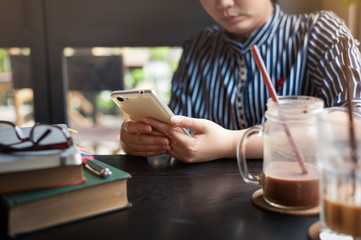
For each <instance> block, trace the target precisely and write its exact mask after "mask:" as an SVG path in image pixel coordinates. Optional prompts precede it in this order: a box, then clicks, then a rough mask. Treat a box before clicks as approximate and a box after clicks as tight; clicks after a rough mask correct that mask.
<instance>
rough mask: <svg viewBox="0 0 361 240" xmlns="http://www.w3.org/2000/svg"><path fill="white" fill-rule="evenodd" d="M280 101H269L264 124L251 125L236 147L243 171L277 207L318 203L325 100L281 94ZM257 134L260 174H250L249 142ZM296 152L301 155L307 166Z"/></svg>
mask: <svg viewBox="0 0 361 240" xmlns="http://www.w3.org/2000/svg"><path fill="white" fill-rule="evenodd" d="M278 101H279V104H277V103H275V102H273V101H272V99H269V100H268V102H267V111H266V115H265V116H266V119H267V120H266V122H265V124H264V126H256V127H252V128H250V129H249V130H248V131H247V132H246V133H245V135H244V136H243V137H242V139H241V140H240V142H239V144H238V148H237V160H238V166H239V170H240V173H241V175H242V177H243V179H244V180H245V181H246V182H248V183H253V184H259V185H261V186H262V188H263V198H264V199H265V201H266V202H267V203H268V204H270V205H272V206H274V207H278V208H287V209H297V208H307V207H312V206H315V205H317V204H318V203H319V171H318V169H317V167H316V140H317V120H318V116H317V115H318V114H319V113H320V112H322V110H323V101H322V100H321V99H319V98H315V97H307V96H280V97H279V98H278ZM254 134H261V135H262V136H263V142H264V143H263V146H264V150H263V172H262V173H261V174H260V175H253V174H250V173H249V171H248V167H247V161H246V144H247V141H248V139H249V138H250V137H251V136H252V135H254ZM295 147H297V150H296V149H295ZM296 152H298V153H299V154H300V155H301V157H302V163H303V164H304V168H301V165H300V164H299V162H298V160H299V159H300V158H299V157H297V156H296ZM297 159H298V160H297ZM303 169H305V170H306V171H303Z"/></svg>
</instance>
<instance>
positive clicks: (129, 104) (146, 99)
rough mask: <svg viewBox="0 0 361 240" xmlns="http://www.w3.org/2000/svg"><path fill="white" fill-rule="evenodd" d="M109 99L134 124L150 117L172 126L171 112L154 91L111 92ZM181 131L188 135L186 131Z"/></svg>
mask: <svg viewBox="0 0 361 240" xmlns="http://www.w3.org/2000/svg"><path fill="white" fill-rule="evenodd" d="M111 97H112V99H113V101H114V102H115V103H116V104H117V105H118V107H119V108H120V109H121V110H122V111H123V113H125V114H126V115H127V116H128V117H129V118H130V119H132V120H133V121H135V122H142V120H143V119H144V118H146V117H151V118H154V119H157V120H159V121H161V122H164V123H168V124H172V122H171V120H170V119H171V117H172V116H173V115H174V114H173V112H172V110H170V109H169V107H168V106H167V104H166V103H165V102H164V101H163V99H161V98H160V97H159V96H158V94H157V93H156V91H154V90H151V89H141V90H118V91H113V92H112V94H111ZM182 130H183V131H184V132H185V133H186V134H188V135H189V133H188V131H187V130H185V129H182Z"/></svg>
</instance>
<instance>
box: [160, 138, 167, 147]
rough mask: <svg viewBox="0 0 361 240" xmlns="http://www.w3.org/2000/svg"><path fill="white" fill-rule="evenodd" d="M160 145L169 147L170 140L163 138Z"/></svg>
mask: <svg viewBox="0 0 361 240" xmlns="http://www.w3.org/2000/svg"><path fill="white" fill-rule="evenodd" d="M160 143H161V144H162V145H164V146H169V140H168V139H167V138H162V139H161V140H160Z"/></svg>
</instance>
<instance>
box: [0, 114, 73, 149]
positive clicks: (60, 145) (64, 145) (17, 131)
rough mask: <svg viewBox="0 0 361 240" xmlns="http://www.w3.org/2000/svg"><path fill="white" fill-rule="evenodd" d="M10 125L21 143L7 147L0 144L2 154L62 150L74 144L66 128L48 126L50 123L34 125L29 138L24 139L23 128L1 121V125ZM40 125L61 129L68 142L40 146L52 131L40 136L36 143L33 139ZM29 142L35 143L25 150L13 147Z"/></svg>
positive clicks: (49, 130)
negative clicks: (35, 130)
mask: <svg viewBox="0 0 361 240" xmlns="http://www.w3.org/2000/svg"><path fill="white" fill-rule="evenodd" d="M2 123H3V124H9V125H10V126H11V127H13V129H14V131H15V134H16V136H17V137H18V139H19V140H20V142H17V143H13V144H10V145H6V144H1V143H0V152H17V151H42V150H60V149H66V148H68V147H70V146H71V145H72V144H73V139H72V137H71V135H70V134H69V135H67V134H66V132H65V131H64V128H62V127H60V126H57V125H54V124H48V123H36V124H34V126H32V127H31V130H30V133H29V137H24V133H23V131H22V130H21V128H20V127H19V126H18V125H16V124H14V123H12V122H10V121H4V120H0V124H2ZM40 125H45V126H49V127H54V128H57V129H59V130H60V131H61V132H62V134H63V135H64V137H65V139H66V141H65V142H61V143H52V144H44V145H40V144H39V143H40V142H41V141H42V140H43V139H44V138H45V137H46V136H48V135H49V134H50V133H51V129H47V130H46V131H45V132H44V134H43V135H42V136H40V138H39V139H38V140H37V141H36V142H34V140H33V139H32V136H33V133H34V129H35V128H36V127H37V126H40ZM26 141H29V142H31V143H33V145H32V146H30V147H23V148H16V147H12V145H15V144H20V143H23V142H26Z"/></svg>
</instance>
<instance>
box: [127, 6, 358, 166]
mask: <svg viewBox="0 0 361 240" xmlns="http://www.w3.org/2000/svg"><path fill="white" fill-rule="evenodd" d="M201 3H202V5H203V7H204V8H205V10H206V11H207V12H208V14H209V15H210V16H211V17H212V18H213V19H214V20H215V21H216V22H217V23H218V24H219V25H220V26H221V27H218V26H215V27H210V28H207V29H205V30H203V31H202V32H200V33H198V34H197V35H195V36H194V37H193V38H191V39H190V40H188V41H186V42H185V44H184V51H183V55H182V58H181V61H180V64H179V68H178V70H177V72H176V73H175V75H174V77H173V80H172V99H171V102H170V106H171V108H172V109H173V111H174V113H175V114H177V115H184V116H188V117H183V116H175V117H173V118H172V122H173V126H171V125H167V124H164V123H161V122H158V121H155V120H154V119H145V120H144V123H133V122H130V121H129V120H126V121H125V122H124V124H123V126H122V129H121V142H122V145H123V147H124V150H125V151H126V152H127V153H128V154H133V155H139V156H154V155H158V154H162V153H168V154H169V155H171V156H173V157H175V158H178V159H180V160H182V161H185V162H200V161H209V160H214V159H219V158H234V157H236V146H237V142H238V140H239V139H240V137H241V136H242V135H243V134H244V132H245V131H246V129H247V128H248V127H251V126H253V125H256V124H261V123H262V122H264V120H265V119H264V112H265V110H266V101H267V99H268V98H269V94H268V93H267V89H266V87H265V85H264V83H263V79H262V77H261V75H260V72H259V70H258V69H257V67H256V64H255V61H254V59H253V57H252V55H251V52H250V50H249V48H250V47H251V46H252V45H257V46H258V47H259V49H260V52H261V55H262V57H263V58H264V61H265V64H266V66H267V69H268V71H269V73H270V76H271V79H272V80H273V81H274V86H275V87H276V90H277V91H278V94H279V95H308V96H316V97H319V98H322V99H323V100H324V102H325V106H327V107H331V106H340V105H343V104H344V103H345V102H346V93H345V88H344V86H345V79H344V74H343V66H344V60H343V59H342V57H341V55H342V54H341V52H342V51H343V50H344V49H347V50H348V55H349V62H350V65H349V66H347V67H348V68H350V69H351V70H352V76H353V79H352V81H351V83H352V88H353V102H354V104H355V105H358V106H360V105H361V100H360V92H361V83H360V79H361V75H360V71H361V70H360V69H361V60H360V52H359V50H358V48H357V44H358V42H357V41H355V40H354V39H353V37H352V35H351V33H350V31H349V30H348V29H347V27H346V26H345V24H344V22H343V21H342V20H341V19H339V18H338V17H337V16H336V15H334V14H333V13H331V12H327V11H321V12H317V13H314V14H303V15H288V14H285V13H284V12H282V10H281V9H280V7H279V5H278V4H275V3H273V2H272V1H271V0H201ZM342 37H346V38H347V39H348V45H347V46H344V45H343V44H342V42H341V40H340V39H341V38H342ZM179 127H183V128H187V129H190V130H191V131H192V132H193V135H192V136H186V135H185V134H183V133H182V131H181V130H180V129H179ZM247 152H248V154H249V156H247V157H249V158H261V157H262V141H261V139H259V138H255V139H254V141H253V142H250V144H249V146H248V150H247Z"/></svg>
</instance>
